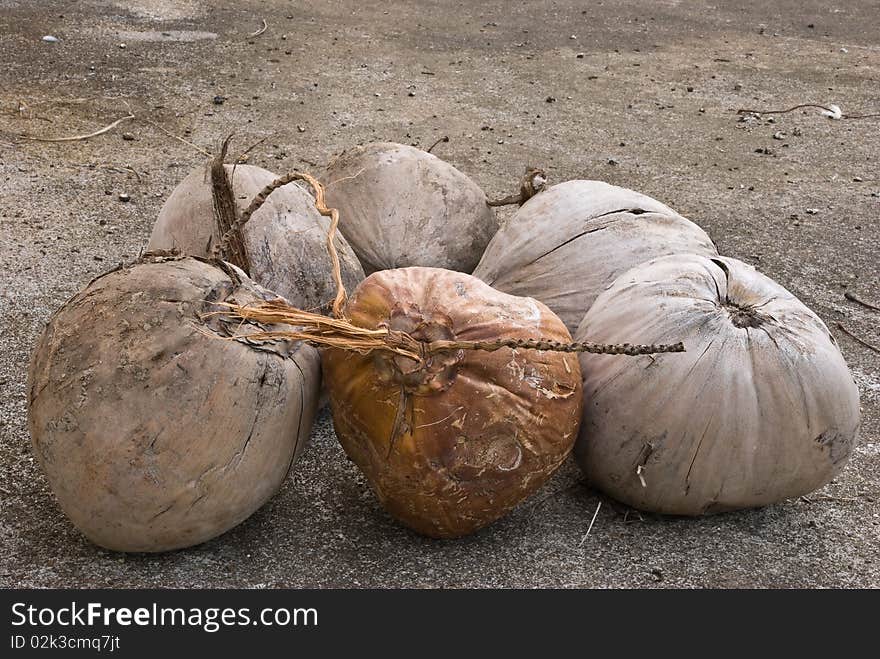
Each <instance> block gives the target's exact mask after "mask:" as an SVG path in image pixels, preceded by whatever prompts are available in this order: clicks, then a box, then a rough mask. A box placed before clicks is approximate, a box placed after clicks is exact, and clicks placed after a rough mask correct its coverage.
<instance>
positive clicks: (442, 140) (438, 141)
mask: <svg viewBox="0 0 880 659" xmlns="http://www.w3.org/2000/svg"><path fill="white" fill-rule="evenodd" d="M448 141H449V135H444V136H443V137H441V138H440V139H439V140H437V141H436V142H434V143H433V144H432V145H431V146H429V147H428V148H427V149H426V151H427V152H428V153H431V152H432V151H433V150H434V147H435V146H437V145H438V144H440V143H441V142H448Z"/></svg>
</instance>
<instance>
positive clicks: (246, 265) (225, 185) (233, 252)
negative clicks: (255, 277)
mask: <svg viewBox="0 0 880 659" xmlns="http://www.w3.org/2000/svg"><path fill="white" fill-rule="evenodd" d="M231 139H232V135H230V136H229V137H227V138H226V139H225V140H223V144H222V145H221V146H220V153H218V154H217V156H216V157H215V158H214V159H213V160H212V161H211V201H212V204H213V209H214V222H215V224H216V225H217V235H218V236H222V237H224V238H227V237H228V238H227V240H226V241H225V242H223V240H222V239H221V243H222V245H218V247H219V249H215V257H218V256H219V257H220V258H222V259H223V260H225V261H229V262H230V263H232V264H234V265H237V266H238V267H239V268H241V269H242V270H244V271H245V272H246V273H247V274H250V271H251V267H250V259H248V254H247V249H246V248H245V244H244V235H243V234H242V231H241V226H238V228H236V229H234V230H233V228H232V227H235V226H236V225H237V222H238V220H237V217H236V215H237V213H238V206H237V204H236V203H235V194H234V192H233V190H232V181H231V180H230V178H229V176H227V174H226V152H227V151H228V149H229V141H230V140H231Z"/></svg>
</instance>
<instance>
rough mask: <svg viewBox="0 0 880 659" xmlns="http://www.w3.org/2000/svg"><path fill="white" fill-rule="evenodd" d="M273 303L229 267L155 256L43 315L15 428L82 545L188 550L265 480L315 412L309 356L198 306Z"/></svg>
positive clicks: (260, 495) (251, 507)
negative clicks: (25, 434) (22, 422)
mask: <svg viewBox="0 0 880 659" xmlns="http://www.w3.org/2000/svg"><path fill="white" fill-rule="evenodd" d="M274 297H276V296H275V295H274V293H270V292H268V291H266V290H265V289H263V288H261V287H259V286H257V285H256V284H254V283H253V282H252V281H251V280H249V279H248V278H247V277H246V276H245V275H244V274H243V273H242V272H241V271H240V270H238V269H236V268H234V267H232V266H228V265H225V264H222V263H217V264H214V263H209V262H207V261H204V260H201V259H196V258H182V257H172V256H169V255H166V254H158V253H157V254H148V255H146V256H145V257H143V258H142V259H140V260H139V261H138V262H136V263H135V264H133V265H131V266H128V267H124V268H121V269H117V270H114V271H111V272H108V273H106V274H104V275H102V276H100V277H98V278H97V279H95V280H94V281H92V282H91V283H90V284H89V285H88V286H87V287H86V288H85V289H84V290H83V291H82V292H80V293H78V294H77V295H75V296H74V297H73V298H71V299H70V300H69V301H68V302H67V303H66V304H65V305H64V306H63V307H62V308H61V309H60V310H59V311H57V312H56V313H55V314H54V315H53V316H52V318H51V320H50V321H49V323H48V325H47V327H46V329H45V331H44V332H43V334H42V336H41V338H40V339H39V342H38V343H37V345H36V349H35V351H34V354H33V358H32V361H31V365H30V370H29V376H28V391H29V398H28V420H29V426H30V432H31V437H32V441H33V449H34V454H35V455H36V457H37V459H38V460H39V463H40V465H41V467H42V469H43V472H44V473H45V475H46V478H47V479H48V481H49V484H50V486H51V488H52V490H53V492H54V493H55V496H56V497H57V499H58V503H59V504H60V506H61V508H62V509H63V510H64V512H65V513H66V514H67V516H68V517H69V518H70V519H71V520H72V521H73V523H74V524H75V525H76V526H77V527H78V528H79V529H80V530H81V531H82V532H83V533H84V534H85V535H86V536H87V537H88V538H89V539H90V540H92V541H93V542H95V543H96V544H98V545H101V546H103V547H106V548H108V549H114V550H120V551H146V552H155V551H164V550H170V549H177V548H180V547H186V546H189V545H194V544H197V543H200V542H204V541H205V540H208V539H209V538H212V537H214V536H217V535H219V534H221V533H223V532H224V531H227V530H228V529H230V528H232V527H234V526H235V525H236V524H238V523H240V522H241V521H243V520H244V519H246V518H247V517H248V516H249V515H250V514H251V513H253V512H254V511H255V510H256V509H257V508H259V507H260V506H261V505H262V504H263V503H264V502H265V501H266V500H267V499H268V498H269V497H270V496H272V494H273V493H275V492H276V491H277V490H278V488H279V486H280V485H281V483H282V482H283V481H284V479H285V476H286V475H287V473H288V470H289V469H290V467H291V465H292V464H293V462H294V461H295V460H296V458H297V456H298V455H299V453H300V451H301V450H302V447H303V446H304V444H305V443H306V440H307V437H308V434H309V432H310V428H311V425H312V420H313V417H314V415H315V412H316V408H317V402H318V392H319V388H320V365H319V364H320V360H319V357H318V352H317V350H315V349H314V348H312V347H310V346H307V345H305V344H302V343H296V342H292V341H286V340H276V341H259V342H257V341H252V342H248V340H247V339H246V338H241V337H240V335H241V334H247V333H249V332H251V331H257V330H263V329H265V328H263V327H259V326H257V327H255V326H253V325H252V324H248V323H245V324H242V323H241V322H240V321H237V322H235V323H230V322H228V321H225V320H223V319H222V318H221V317H215V316H209V317H207V318H205V317H203V316H202V314H204V313H206V312H210V311H216V310H222V309H223V308H224V307H222V306H219V305H221V304H222V303H226V302H237V303H240V304H243V305H248V304H251V303H253V302H255V301H260V300H266V299H271V298H274ZM233 335H234V336H236V337H239V338H235V339H233V338H230V337H233ZM224 338H225V339H226V340H223V339H224Z"/></svg>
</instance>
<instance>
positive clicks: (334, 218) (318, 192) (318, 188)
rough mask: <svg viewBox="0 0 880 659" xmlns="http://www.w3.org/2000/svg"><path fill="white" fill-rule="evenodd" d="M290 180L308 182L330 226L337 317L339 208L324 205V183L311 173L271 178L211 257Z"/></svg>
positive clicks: (340, 294) (341, 301)
mask: <svg viewBox="0 0 880 659" xmlns="http://www.w3.org/2000/svg"><path fill="white" fill-rule="evenodd" d="M293 181H305V182H306V183H308V184H309V185H310V186H311V187H312V190H313V191H314V193H315V208H317V209H318V212H319V213H320V214H321V215H323V216H324V217H329V218H330V228H329V229H328V231H327V251H328V252H329V253H330V260H331V262H332V264H333V281H334V282H336V299H334V300H333V315H334V316H336V317H337V318H340V317H341V316H342V307H343V306H344V305H345V300H346V294H345V286H344V285H343V283H342V271H341V268H340V265H339V254H338V253H337V252H336V245H335V243H334V241H335V239H336V230H337V227H338V226H339V211H337V210H336V209H335V208H327V204H326V203H325V201H324V186H323V185H322V184H321V183H320V182H319V181H318V180H317V179H316V178H315V177H314V176H312V175H311V174H306V173H305V172H297V171H294V172H290V173H289V174H285V175H284V176H282V177H281V178H278V179H275V180H274V181H272V183H270V184H269V185H267V186H266V187H265V188H263V189H262V190H261V191H260V193H259V194H258V195H257V196H256V197H254V198H253V200H252V201H251V203H250V204H249V205H248V207H247V208H245V209H244V210H243V211H242V213H241V215H240V216H239V217H238V219H237V220H236V221H235V222H234V223H232V225H231V226H230V227H229V229H228V230H227V231H226V233H224V234H223V235H222V236H221V237H220V241H219V242H218V243H217V244H216V245H215V246H214V249H213V250H211V257H212V258H215V259H217V258H220V256H221V255H222V254H224V253H225V251H226V250H227V249H228V246H229V242H230V241H231V240H233V237H234V236H235V235H236V234H237V233H240V232H241V228H242V227H243V226H244V225H245V224H247V222H248V220H250V219H251V216H252V215H253V214H254V213H256V212H257V211H258V210H259V209H260V207H261V206H262V205H263V204H264V203H265V202H266V199H268V197H269V195H270V194H272V193H273V192H274V191H275V190H277V189H278V188H282V187H284V186H285V185H288V184H290V183H292V182H293Z"/></svg>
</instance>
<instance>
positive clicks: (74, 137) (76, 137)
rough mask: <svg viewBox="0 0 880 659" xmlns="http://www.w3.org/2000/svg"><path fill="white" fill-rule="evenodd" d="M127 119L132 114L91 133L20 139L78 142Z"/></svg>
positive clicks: (28, 136)
mask: <svg viewBox="0 0 880 659" xmlns="http://www.w3.org/2000/svg"><path fill="white" fill-rule="evenodd" d="M129 119H134V115H133V114H128V115H126V116H124V117H122V118H121V119H117V120H116V121H114V122H113V123H112V124H107V125H106V126H104V127H103V128H101V129H99V130H96V131H95V132H93V133H86V134H83V135H71V136H70V137H33V136H31V135H21V137H22V139H25V140H31V141H34V142H79V141H81V140H87V139H89V138H92V137H97V136H98V135H103V134H104V133H107V132H110V131H111V130H113V129H114V128H116V127H117V126H118V125H119V124H121V123H122V122H124V121H128V120H129Z"/></svg>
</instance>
